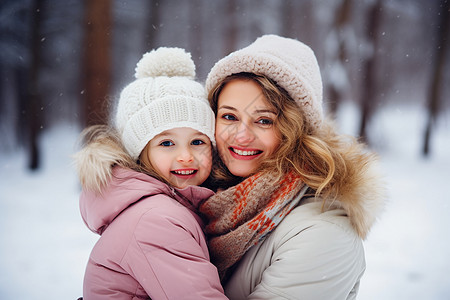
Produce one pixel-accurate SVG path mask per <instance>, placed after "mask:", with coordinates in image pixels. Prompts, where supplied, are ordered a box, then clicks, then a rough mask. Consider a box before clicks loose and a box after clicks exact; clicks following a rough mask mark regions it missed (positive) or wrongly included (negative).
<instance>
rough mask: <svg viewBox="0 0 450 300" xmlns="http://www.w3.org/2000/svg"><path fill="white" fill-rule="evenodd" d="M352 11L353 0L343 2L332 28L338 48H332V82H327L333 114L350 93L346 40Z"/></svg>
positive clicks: (330, 110)
mask: <svg viewBox="0 0 450 300" xmlns="http://www.w3.org/2000/svg"><path fill="white" fill-rule="evenodd" d="M351 10H352V0H342V1H341V3H340V5H339V6H338V8H337V10H336V14H335V19H334V22H333V25H332V28H331V34H333V37H334V39H335V42H336V44H337V45H336V47H335V48H334V47H333V48H332V50H333V51H335V52H336V53H334V56H335V57H334V60H335V61H333V62H330V63H331V64H332V66H331V70H330V72H331V73H332V74H330V75H329V76H330V80H328V81H327V82H326V84H327V86H326V88H327V89H328V96H329V105H328V109H329V112H330V113H331V114H333V115H334V114H336V111H337V109H338V106H339V102H341V101H342V99H343V98H344V94H345V93H347V92H348V91H349V86H348V84H349V83H348V74H347V71H346V67H345V65H346V61H347V53H346V47H347V45H346V43H347V41H346V39H347V33H348V32H347V31H348V28H349V26H350V21H351V20H350V19H351V18H350V16H351Z"/></svg>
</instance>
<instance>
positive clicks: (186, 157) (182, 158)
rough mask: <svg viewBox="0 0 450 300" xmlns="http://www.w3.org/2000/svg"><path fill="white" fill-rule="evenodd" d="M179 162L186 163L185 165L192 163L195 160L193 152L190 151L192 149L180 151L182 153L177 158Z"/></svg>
mask: <svg viewBox="0 0 450 300" xmlns="http://www.w3.org/2000/svg"><path fill="white" fill-rule="evenodd" d="M177 160H178V161H179V162H184V163H187V162H192V161H193V160H194V156H193V155H192V152H191V151H190V149H189V148H187V147H186V148H182V149H180V152H179V153H178V156H177Z"/></svg>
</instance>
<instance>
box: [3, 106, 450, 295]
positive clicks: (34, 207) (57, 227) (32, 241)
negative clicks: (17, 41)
mask: <svg viewBox="0 0 450 300" xmlns="http://www.w3.org/2000/svg"><path fill="white" fill-rule="evenodd" d="M338 116H339V117H340V119H341V121H340V122H339V124H340V126H341V127H342V130H343V131H345V132H349V133H353V131H354V127H355V124H356V123H357V120H356V118H355V117H354V116H355V114H354V108H353V107H352V106H351V105H346V106H345V107H344V108H343V110H342V111H341V113H340V114H339V115H338ZM424 118H425V116H424V114H423V110H421V108H404V107H401V108H398V107H389V108H386V109H384V110H381V111H380V112H379V113H378V114H377V115H376V117H375V119H374V121H373V125H372V126H371V128H370V132H371V136H372V137H373V140H374V142H376V143H377V149H378V151H379V153H380V155H381V158H382V164H381V170H382V171H383V172H384V173H385V174H386V181H387V183H388V186H389V202H388V205H387V207H386V211H385V213H384V214H383V216H382V218H381V220H380V221H379V222H378V223H377V224H376V226H375V227H374V228H373V231H372V232H371V234H370V236H369V238H368V240H367V241H366V242H365V247H366V259H367V271H366V274H365V276H364V277H363V280H362V282H361V288H360V294H359V297H358V299H362V300H369V299H384V300H390V299H393V300H394V299H395V300H401V299H408V300H409V299H428V300H438V299H439V300H440V299H450V277H449V276H448V270H450V258H449V256H450V204H449V202H450V196H449V192H448V191H447V187H448V186H447V185H449V183H450V116H449V114H448V113H447V114H446V115H445V116H443V117H441V118H440V119H439V122H438V123H437V129H436V131H435V132H434V135H433V140H432V156H431V157H430V158H428V159H423V158H422V157H421V156H420V149H421V141H422V139H421V138H422V132H423V125H424ZM77 135H78V129H77V128H73V127H71V126H69V125H67V126H64V125H61V126H60V127H58V128H54V129H51V130H49V131H47V132H45V134H44V135H43V136H42V139H41V146H42V148H43V166H42V168H41V169H40V170H39V171H38V172H34V173H30V172H28V171H27V170H26V161H25V155H24V153H23V151H17V152H15V153H7V154H5V153H0V232H1V235H0V237H1V240H0V270H1V271H0V299H5V300H9V299H13V300H17V299H19V300H20V299H34V300H41V299H42V300H44V299H45V300H48V299H51V300H53V299H55V300H60V299H77V297H79V296H81V294H82V280H83V273H84V268H85V264H86V261H87V258H88V256H89V252H90V250H91V248H92V246H93V245H94V243H95V241H96V240H97V236H96V235H94V234H93V233H91V232H90V231H89V230H88V229H87V228H86V227H85V225H84V224H83V222H82V220H81V217H80V214H79V210H78V194H79V185H78V183H77V178H76V176H75V172H74V168H73V167H72V166H71V158H70V155H71V154H73V152H74V151H75V149H76V147H75V144H76V139H77Z"/></svg>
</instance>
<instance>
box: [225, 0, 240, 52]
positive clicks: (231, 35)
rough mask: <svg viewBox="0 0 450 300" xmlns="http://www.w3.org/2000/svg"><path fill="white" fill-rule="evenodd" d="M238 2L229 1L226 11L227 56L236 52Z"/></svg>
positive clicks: (234, 0)
mask: <svg viewBox="0 0 450 300" xmlns="http://www.w3.org/2000/svg"><path fill="white" fill-rule="evenodd" d="M236 19H237V18H236V0H228V1H227V11H226V20H227V22H226V26H227V28H226V36H225V54H229V53H231V52H233V51H234V50H236V45H237V26H238V24H237V20H236Z"/></svg>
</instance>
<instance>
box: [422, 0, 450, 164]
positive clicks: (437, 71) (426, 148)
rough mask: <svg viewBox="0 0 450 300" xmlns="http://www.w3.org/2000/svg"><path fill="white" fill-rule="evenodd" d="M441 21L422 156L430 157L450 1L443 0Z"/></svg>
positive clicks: (438, 99) (446, 43)
mask: <svg viewBox="0 0 450 300" xmlns="http://www.w3.org/2000/svg"><path fill="white" fill-rule="evenodd" d="M440 7H441V13H440V15H441V19H440V22H439V32H438V41H437V47H436V55H435V60H434V67H433V74H432V77H431V85H430V90H429V93H430V96H429V98H428V105H427V108H428V118H427V123H426V127H425V136H424V142H423V149H422V154H423V156H428V155H429V153H430V139H431V131H432V128H433V124H434V122H435V120H436V117H437V115H438V111H439V107H440V103H439V102H440V98H441V97H439V92H440V91H441V86H442V80H443V76H444V66H445V58H446V51H447V47H448V41H447V38H448V33H449V28H448V27H449V24H448V23H449V20H450V1H448V0H441V5H440Z"/></svg>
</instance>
